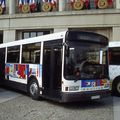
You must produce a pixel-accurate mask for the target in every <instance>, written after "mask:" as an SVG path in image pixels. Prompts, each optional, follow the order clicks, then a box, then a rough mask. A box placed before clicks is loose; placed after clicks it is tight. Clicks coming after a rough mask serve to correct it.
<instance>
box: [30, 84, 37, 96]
mask: <svg viewBox="0 0 120 120" xmlns="http://www.w3.org/2000/svg"><path fill="white" fill-rule="evenodd" d="M37 92H38V86H37V84H36V83H33V84H31V86H30V93H31V94H32V95H35V94H37Z"/></svg>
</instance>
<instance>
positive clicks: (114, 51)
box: [109, 47, 120, 65]
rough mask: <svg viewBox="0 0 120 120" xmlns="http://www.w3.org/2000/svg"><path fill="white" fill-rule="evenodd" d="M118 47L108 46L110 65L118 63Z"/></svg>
mask: <svg viewBox="0 0 120 120" xmlns="http://www.w3.org/2000/svg"><path fill="white" fill-rule="evenodd" d="M118 58H120V48H119V47H117V48H116V47H114V48H112V47H111V48H109V63H110V65H120V60H119V59H118Z"/></svg>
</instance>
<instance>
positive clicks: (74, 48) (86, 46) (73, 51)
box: [64, 41, 107, 80]
mask: <svg viewBox="0 0 120 120" xmlns="http://www.w3.org/2000/svg"><path fill="white" fill-rule="evenodd" d="M65 51H67V55H65V64H64V68H65V70H64V77H65V79H67V80H77V79H79V80H80V79H101V78H105V77H107V69H106V67H107V66H106V62H107V61H106V58H107V52H106V51H107V49H106V46H105V45H102V44H98V43H92V42H83V41H82V42H70V43H69V49H68V47H66V50H65Z"/></svg>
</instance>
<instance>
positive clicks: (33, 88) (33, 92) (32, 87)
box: [28, 80, 39, 100]
mask: <svg viewBox="0 0 120 120" xmlns="http://www.w3.org/2000/svg"><path fill="white" fill-rule="evenodd" d="M28 92H29V95H30V96H31V98H32V99H34V100H38V99H39V86H38V83H37V80H31V81H30V83H29V87H28Z"/></svg>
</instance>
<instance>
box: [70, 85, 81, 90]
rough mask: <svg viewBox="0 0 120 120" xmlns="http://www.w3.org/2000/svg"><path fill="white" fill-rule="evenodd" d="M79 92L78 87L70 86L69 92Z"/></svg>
mask: <svg viewBox="0 0 120 120" xmlns="http://www.w3.org/2000/svg"><path fill="white" fill-rule="evenodd" d="M77 90H79V86H70V87H69V91H77Z"/></svg>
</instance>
